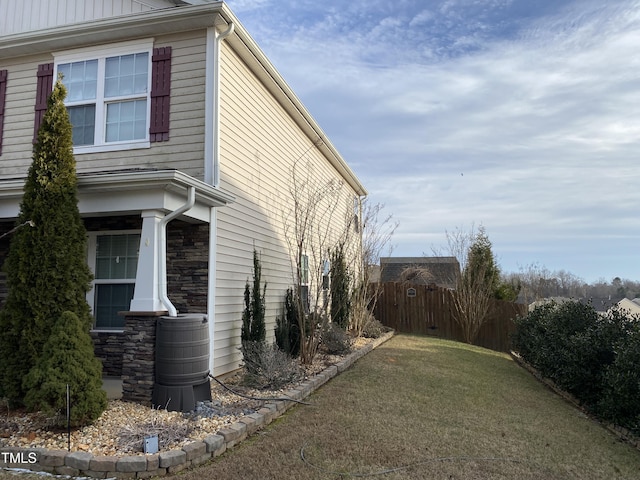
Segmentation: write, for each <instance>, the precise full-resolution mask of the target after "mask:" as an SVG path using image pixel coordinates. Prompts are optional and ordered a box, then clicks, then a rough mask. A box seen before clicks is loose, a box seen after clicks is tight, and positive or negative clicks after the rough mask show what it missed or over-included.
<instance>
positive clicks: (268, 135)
mask: <svg viewBox="0 0 640 480" xmlns="http://www.w3.org/2000/svg"><path fill="white" fill-rule="evenodd" d="M315 141H316V139H310V138H308V137H307V136H306V135H305V134H304V133H303V132H302V130H301V129H300V128H299V127H298V125H297V124H296V123H295V122H294V121H293V119H292V118H291V117H290V116H289V115H288V114H287V113H286V111H285V110H284V109H283V107H282V106H281V105H280V104H279V103H278V102H277V100H276V99H275V98H274V97H273V96H272V95H271V94H270V93H269V92H268V91H267V89H266V88H265V87H264V85H262V84H261V83H260V82H259V80H258V79H257V78H256V77H255V75H254V74H253V73H252V72H251V71H250V70H249V69H248V67H247V66H246V64H245V63H244V62H243V61H242V60H241V59H240V58H239V57H238V56H237V54H236V52H234V51H233V50H232V49H231V48H230V47H229V45H228V44H226V43H223V46H222V69H221V160H220V163H221V164H220V171H221V187H222V188H224V189H225V190H227V191H229V192H230V193H231V194H232V195H234V196H235V197H236V202H235V203H234V204H232V205H230V206H228V207H225V208H222V209H220V210H219V211H218V235H217V241H218V251H217V257H216V258H217V282H216V283H217V288H216V318H215V359H214V366H215V370H214V373H215V374H216V375H217V374H221V373H223V372H226V371H230V370H233V369H234V368H237V367H238V366H239V363H240V361H241V354H240V352H239V350H238V347H239V346H240V329H241V317H242V310H243V307H244V306H243V292H244V286H245V283H246V281H247V280H251V279H252V255H253V249H254V247H255V248H256V250H257V251H258V252H259V253H260V255H261V263H262V276H263V281H266V282H267V296H266V307H267V335H268V339H269V340H270V341H272V340H273V329H274V327H275V319H276V316H277V315H280V314H281V313H282V304H283V301H284V295H285V292H286V289H287V288H288V287H291V286H293V283H294V280H293V274H292V263H291V256H290V248H289V244H288V241H287V236H286V235H285V228H286V227H285V224H286V223H287V218H286V217H287V216H288V214H289V213H290V211H291V208H292V204H293V197H292V193H291V190H292V184H293V177H292V168H293V167H292V166H293V164H294V162H296V161H297V162H302V163H304V164H306V163H308V164H310V165H312V166H313V167H312V168H313V172H312V174H311V177H312V178H313V179H315V181H316V182H319V183H322V182H326V181H327V180H329V179H335V180H336V181H339V180H340V175H339V174H338V172H337V171H336V170H335V169H334V168H333V167H332V166H331V164H330V163H329V161H328V160H327V159H326V158H325V157H324V156H323V155H322V154H321V153H320V151H319V150H318V148H316V147H315V146H313V143H314V142H315ZM353 196H354V192H353V190H352V189H351V188H350V187H349V186H348V185H347V184H346V182H344V185H343V186H342V189H341V192H340V196H339V198H338V199H334V200H333V201H335V215H334V217H333V223H334V228H335V232H334V233H335V235H337V234H338V233H341V232H342V230H343V229H344V223H345V222H344V219H345V216H346V212H347V210H346V209H345V208H344V206H345V205H350V206H349V209H351V210H352V209H353V207H352V205H353ZM289 220H291V221H292V217H291V216H289ZM335 235H334V237H335ZM332 246H333V244H332ZM313 260H314V259H312V258H310V261H313Z"/></svg>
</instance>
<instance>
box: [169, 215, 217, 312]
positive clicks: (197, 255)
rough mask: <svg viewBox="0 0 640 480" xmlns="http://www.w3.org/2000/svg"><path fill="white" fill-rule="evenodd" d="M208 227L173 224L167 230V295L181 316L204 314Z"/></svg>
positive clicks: (175, 222)
mask: <svg viewBox="0 0 640 480" xmlns="http://www.w3.org/2000/svg"><path fill="white" fill-rule="evenodd" d="M208 276H209V224H190V223H186V222H182V221H179V220H175V221H173V222H171V223H169V225H168V228H167V295H168V296H169V299H170V300H171V303H173V305H174V306H175V307H176V309H177V310H178V312H180V313H204V312H206V311H207V293H208V284H209V278H208Z"/></svg>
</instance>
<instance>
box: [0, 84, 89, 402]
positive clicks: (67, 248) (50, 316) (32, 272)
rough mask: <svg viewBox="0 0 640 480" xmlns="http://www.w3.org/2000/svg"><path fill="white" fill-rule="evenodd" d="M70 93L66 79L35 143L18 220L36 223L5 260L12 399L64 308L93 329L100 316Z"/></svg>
mask: <svg viewBox="0 0 640 480" xmlns="http://www.w3.org/2000/svg"><path fill="white" fill-rule="evenodd" d="M65 96H66V89H65V87H64V86H63V85H62V82H61V81H59V80H58V81H57V82H56V84H55V86H54V89H53V92H52V93H51V95H50V97H49V100H48V105H47V110H46V112H45V114H44V117H43V119H42V124H41V126H40V130H39V132H38V137H37V142H36V144H35V145H34V148H33V162H32V164H31V167H30V169H29V173H28V177H27V180H26V183H25V188H24V196H23V199H22V203H21V205H20V215H19V217H18V221H17V224H18V225H22V224H24V223H25V222H33V223H32V224H33V227H32V228H29V227H23V228H20V229H18V230H16V232H15V233H14V234H13V237H12V238H11V244H10V249H9V253H8V256H7V259H6V261H5V264H4V269H5V271H6V273H7V286H8V290H9V291H8V296H7V299H6V303H5V305H4V308H3V310H2V312H0V385H1V387H0V388H1V389H2V392H0V393H1V394H3V395H4V396H6V397H7V398H9V400H10V401H11V403H12V404H22V403H23V402H24V398H25V395H26V393H27V391H26V389H25V388H26V387H25V386H24V384H23V379H24V378H25V377H26V375H27V374H28V373H29V371H30V370H31V369H32V368H33V367H34V366H35V365H36V364H37V363H38V361H39V360H40V358H41V356H42V355H43V351H44V346H45V343H46V342H47V340H48V339H49V337H50V336H51V332H52V329H53V326H54V324H55V323H56V320H58V319H59V318H61V317H62V313H63V312H66V311H69V312H73V313H74V314H76V315H77V317H78V318H79V319H80V322H81V323H82V327H83V329H84V331H85V332H86V333H88V332H89V329H90V327H91V323H92V319H91V313H90V309H89V305H88V304H87V301H86V294H87V291H88V290H89V289H90V285H91V278H92V275H91V271H90V270H89V267H88V266H87V263H86V230H85V228H84V225H83V223H82V220H81V218H80V213H79V211H78V198H77V177H76V164H75V159H74V156H73V143H72V137H71V134H72V127H71V123H70V121H69V115H68V113H67V109H66V108H65V105H64V99H65ZM65 318H66V317H65ZM87 362H89V363H92V362H93V360H92V359H91V358H89V357H87ZM96 374H97V375H99V374H100V373H99V372H97V373H96Z"/></svg>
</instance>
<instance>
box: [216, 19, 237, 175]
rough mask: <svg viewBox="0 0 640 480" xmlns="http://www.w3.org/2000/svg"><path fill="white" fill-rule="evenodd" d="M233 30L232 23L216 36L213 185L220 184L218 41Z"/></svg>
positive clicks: (220, 41)
mask: <svg viewBox="0 0 640 480" xmlns="http://www.w3.org/2000/svg"><path fill="white" fill-rule="evenodd" d="M234 30H235V25H234V24H233V23H230V24H229V27H228V28H227V29H226V30H225V31H224V32H222V33H220V34H219V35H217V36H216V39H215V44H214V45H215V52H214V62H213V95H214V99H213V158H212V163H213V186H214V187H219V186H220V43H222V40H224V39H225V38H227V37H228V36H229V35H231V34H232V33H233V31H234Z"/></svg>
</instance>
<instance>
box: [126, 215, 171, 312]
mask: <svg viewBox="0 0 640 480" xmlns="http://www.w3.org/2000/svg"><path fill="white" fill-rule="evenodd" d="M141 216H142V234H141V235H140V252H139V255H138V268H137V270H136V288H135V291H134V293H133V299H132V300H131V305H130V307H129V310H131V311H132V312H162V311H166V310H167V309H166V307H165V306H164V305H163V304H162V301H161V300H160V288H159V284H158V275H159V270H160V261H159V256H160V255H159V253H160V252H159V251H158V249H159V245H158V233H159V229H160V221H161V220H162V219H163V218H164V213H163V212H161V211H160V210H144V211H143V212H142V215H141Z"/></svg>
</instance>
